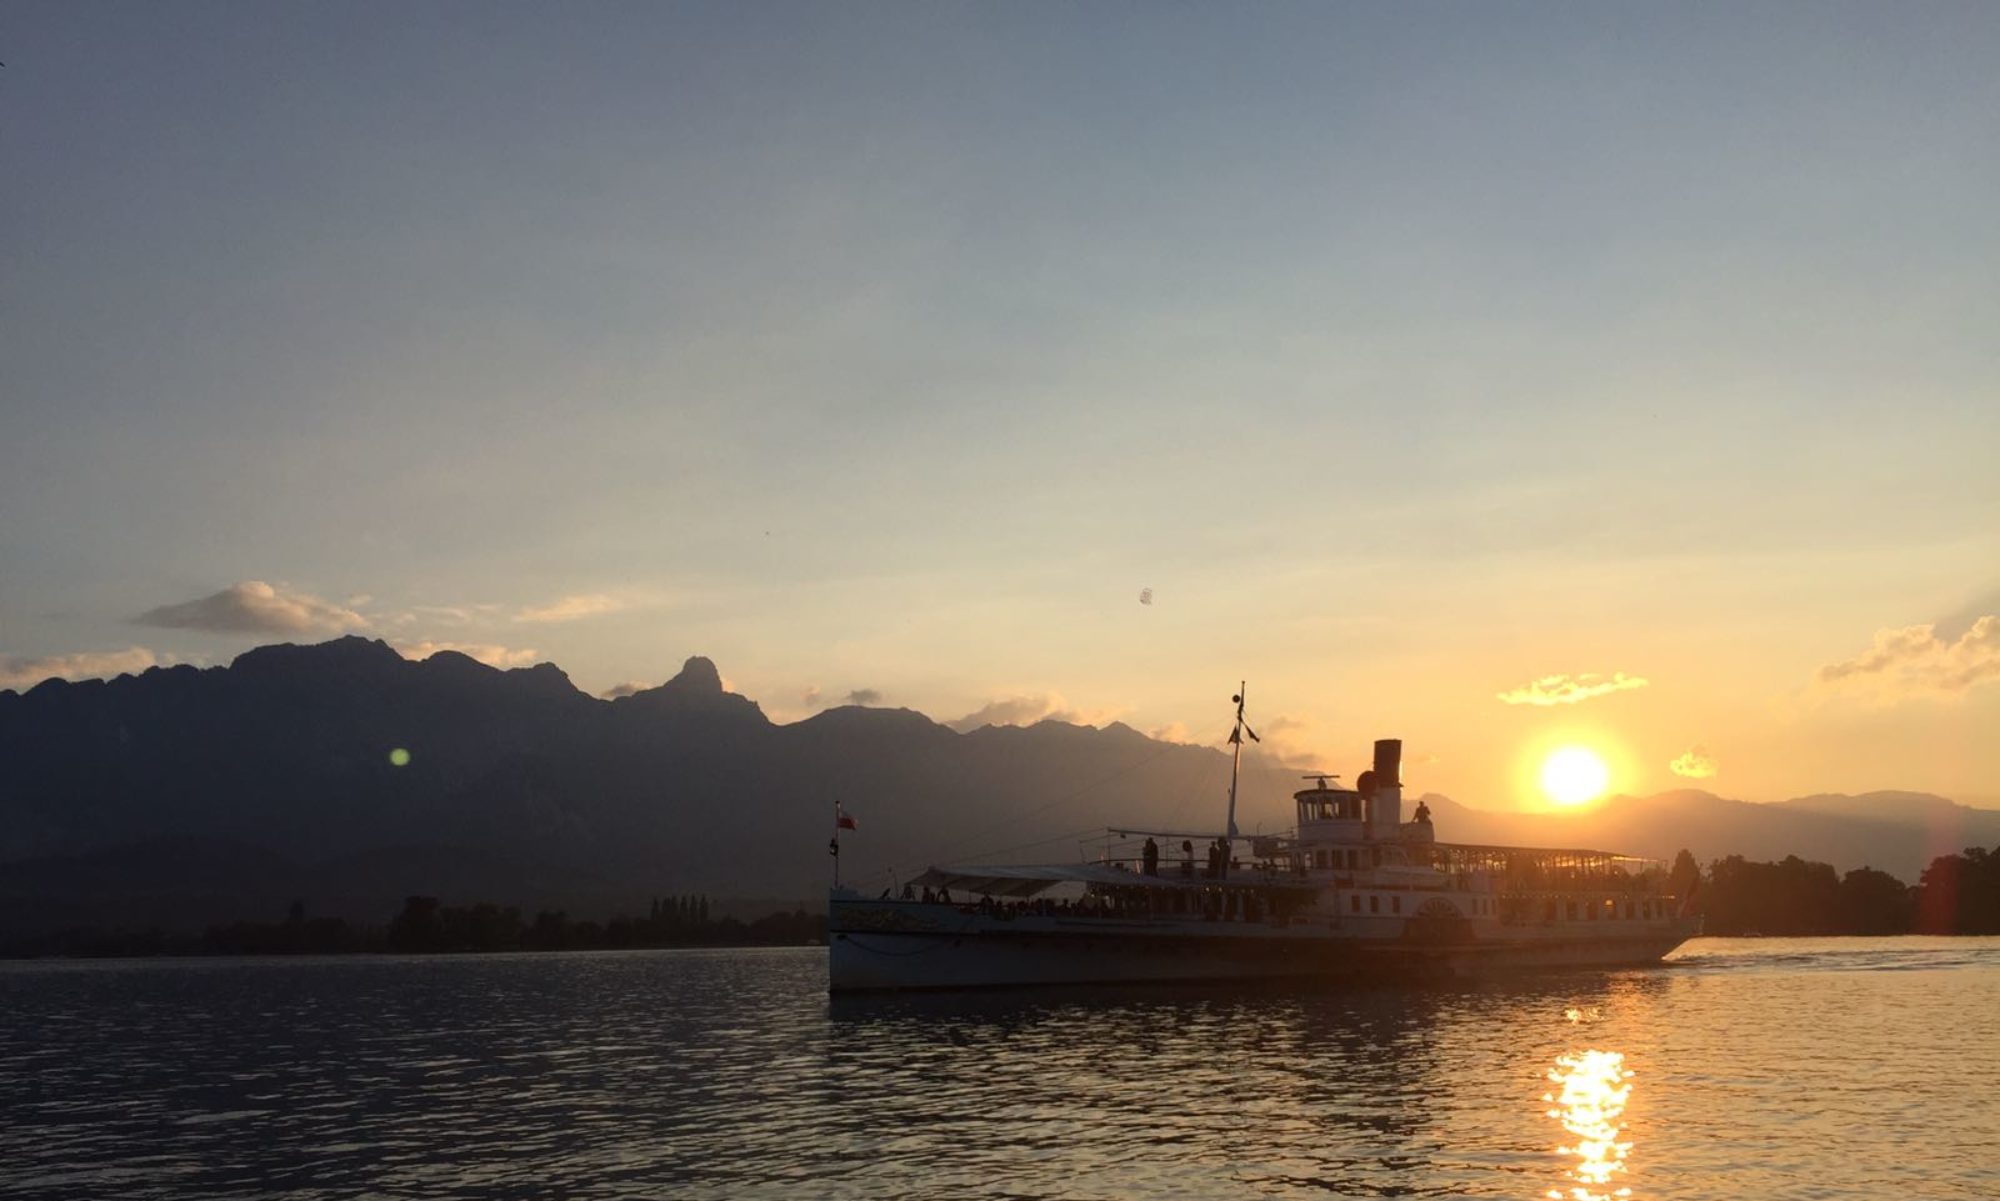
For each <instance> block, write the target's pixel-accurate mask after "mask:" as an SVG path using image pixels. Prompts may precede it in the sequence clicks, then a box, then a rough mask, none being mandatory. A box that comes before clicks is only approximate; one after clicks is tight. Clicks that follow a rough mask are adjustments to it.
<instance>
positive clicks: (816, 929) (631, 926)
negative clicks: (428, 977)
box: [0, 894, 826, 959]
mask: <svg viewBox="0 0 2000 1201" xmlns="http://www.w3.org/2000/svg"><path fill="white" fill-rule="evenodd" d="M825 941H826V915H825V914H823V913H810V912H807V911H806V910H805V909H804V908H803V907H801V908H796V909H793V910H790V911H780V912H776V913H770V914H766V915H765V916H763V917H760V918H756V919H754V920H752V921H747V922H746V921H743V920H742V919H740V918H736V917H715V918H711V917H710V916H709V899H708V898H707V897H706V896H702V895H698V894H686V895H680V896H671V897H657V898H654V900H653V902H652V904H651V906H650V908H649V910H648V912H647V914H646V916H644V917H629V916H626V915H623V914H620V915H618V916H616V917H613V918H611V919H609V920H608V921H602V922H599V921H591V920H582V921H579V920H574V919H572V918H571V917H570V916H569V914H567V913H566V912H562V911H559V910H543V911H540V912H538V913H536V914H535V915H534V917H533V918H523V917H522V916H521V911H520V909H518V908H516V907H513V906H506V907H502V906H500V905H496V904H492V903H490V902H484V901H482V902H479V903H477V904H473V905H466V906H450V905H445V904H443V903H442V902H441V901H440V900H439V899H438V898H437V897H429V896H412V897H409V898H407V899H405V900H404V902H403V907H402V910H401V911H400V912H398V913H397V914H396V915H395V916H394V918H392V919H391V920H390V922H389V923H388V924H387V925H384V926H371V925H356V924H353V923H350V922H348V921H346V920H344V919H342V918H337V917H309V916H307V913H306V905H305V902H304V901H294V902H292V905H291V909H290V911H289V912H288V913H287V914H286V915H285V918H284V920H283V921H278V922H248V921H246V922H233V923H229V924H226V925H214V926H210V927H208V928H207V929H206V930H204V931H202V932H200V933H198V934H197V933H192V932H182V931H170V930H165V929H161V928H158V927H146V928H137V929H134V928H122V929H102V928H70V929H62V930H55V931H50V932H48V933H46V934H41V935H34V936H26V937H15V938H13V939H10V940H8V941H7V942H5V943H0V956H4V957H8V958H16V959H19V958H43V957H53V956H61V957H75V958H108V957H131V956H150V955H344V954H408V955H429V954H439V953H448V952H487V953H491V952H503V951H604V950H627V949H642V948H656V947H767V946H806V945H812V944H815V943H823V942H825Z"/></svg>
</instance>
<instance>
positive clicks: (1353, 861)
mask: <svg viewBox="0 0 2000 1201" xmlns="http://www.w3.org/2000/svg"><path fill="white" fill-rule="evenodd" d="M1312 855H1313V866H1314V867H1316V868H1319V869H1321V870H1322V871H1325V870H1331V869H1334V868H1343V867H1345V868H1354V867H1360V866H1361V865H1362V864H1361V852H1360V851H1356V850H1342V851H1314V852H1313V853H1312Z"/></svg>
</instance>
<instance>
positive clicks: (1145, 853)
mask: <svg viewBox="0 0 2000 1201" xmlns="http://www.w3.org/2000/svg"><path fill="white" fill-rule="evenodd" d="M1140 857H1141V858H1142V860H1143V861H1144V863H1145V865H1146V874H1147V875H1149V876H1157V875H1159V874H1160V844H1159V843H1157V842H1154V841H1153V840H1152V839H1151V838H1150V837H1149V838H1147V839H1146V845H1145V847H1144V848H1143V849H1142V850H1141V851H1140Z"/></svg>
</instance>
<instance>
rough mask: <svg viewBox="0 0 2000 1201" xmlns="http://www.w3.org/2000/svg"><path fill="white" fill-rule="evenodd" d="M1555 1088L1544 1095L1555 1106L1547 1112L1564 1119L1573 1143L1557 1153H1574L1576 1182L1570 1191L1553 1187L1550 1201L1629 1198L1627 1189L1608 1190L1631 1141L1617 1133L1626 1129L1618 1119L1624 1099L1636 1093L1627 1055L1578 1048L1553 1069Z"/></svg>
mask: <svg viewBox="0 0 2000 1201" xmlns="http://www.w3.org/2000/svg"><path fill="white" fill-rule="evenodd" d="M1549 1079H1550V1080H1551V1081H1552V1082H1554V1083H1555V1085H1556V1086H1557V1088H1556V1091H1553V1092H1548V1093H1544V1094H1542V1100H1544V1101H1547V1102H1549V1103H1550V1104H1551V1105H1553V1106H1554V1108H1552V1109H1550V1110H1549V1111H1548V1115H1549V1116H1550V1117H1552V1118H1554V1119H1556V1120H1557V1121H1559V1122H1561V1123H1562V1127H1563V1129H1564V1130H1566V1131H1568V1132H1569V1134H1570V1135H1572V1136H1573V1137H1574V1138H1575V1140H1576V1141H1575V1142H1574V1143H1572V1144H1568V1145H1565V1146H1560V1147H1557V1148H1556V1153H1557V1154H1559V1155H1569V1156H1575V1157H1576V1162H1575V1163H1574V1164H1571V1165H1570V1168H1569V1171H1568V1172H1567V1173H1566V1174H1567V1175H1568V1176H1569V1177H1570V1179H1571V1180H1573V1181H1575V1183H1573V1184H1571V1185H1569V1186H1568V1187H1567V1188H1566V1189H1550V1190H1549V1194H1548V1195H1549V1197H1550V1198H1551V1201H1564V1199H1565V1198H1567V1201H1610V1199H1611V1198H1613V1197H1629V1196H1631V1195H1632V1190H1631V1189H1630V1188H1628V1187H1621V1188H1616V1189H1613V1188H1610V1187H1609V1186H1610V1184H1611V1183H1612V1178H1613V1177H1614V1176H1618V1175H1621V1174H1623V1172H1624V1171H1625V1155H1626V1152H1628V1151H1630V1150H1631V1149H1632V1144H1631V1143H1630V1142H1620V1141H1619V1138H1618V1136H1619V1135H1620V1134H1622V1133H1624V1130H1625V1127H1624V1124H1623V1123H1622V1122H1620V1121H1619V1119H1620V1118H1621V1117H1622V1116H1624V1113H1625V1101H1626V1099H1627V1098H1628V1097H1630V1096H1631V1095H1632V1085H1631V1083H1630V1081H1631V1079H1632V1073H1631V1071H1630V1070H1628V1069H1627V1068H1626V1067H1625V1056H1624V1055H1622V1054H1620V1053H1619V1052H1617V1051H1574V1052H1566V1053H1564V1054H1562V1055H1558V1056H1557V1057H1556V1066H1555V1068H1554V1069H1553V1070H1551V1071H1550V1072H1549Z"/></svg>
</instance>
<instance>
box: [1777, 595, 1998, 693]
mask: <svg viewBox="0 0 2000 1201" xmlns="http://www.w3.org/2000/svg"><path fill="white" fill-rule="evenodd" d="M1994 680H2000V614H1993V613H1988V614H1985V615H1984V616H1981V617H1979V618H1977V619H1976V620H1974V621H1973V622H1972V623H1971V624H1970V625H1969V626H1967V627H1966V628H1965V632H1964V633H1963V634H1960V635H1959V636H1958V637H1957V638H1956V639H1954V640H1947V639H1946V638H1944V637H1941V636H1939V633H1938V627H1937V625H1936V624H1935V623H1928V624H1925V625H1915V626H1904V627H1903V628H1901V629H1893V630H1877V631H1876V632H1875V641H1874V645H1872V646H1870V647H1869V648H1868V649H1867V650H1866V651H1864V652H1863V653H1861V654H1859V655H1856V656H1855V657H1854V658H1852V659H1843V660H1841V661H1840V662H1838V663H1829V664H1826V665H1825V666H1823V667H1821V668H1820V669H1819V670H1818V671H1817V672H1815V673H1813V682H1814V684H1815V685H1816V686H1818V687H1819V688H1820V689H1822V690H1825V691H1838V692H1847V693H1853V694H1858V695H1862V696H1867V697H1872V698H1873V699H1876V700H1880V701H1884V702H1889V703H1893V702H1895V701H1900V700H1906V699H1909V698H1912V697H1919V696H1933V697H1937V696H1944V697H1950V696H1958V695H1960V694H1962V693H1964V692H1966V691H1967V690H1969V689H1972V688H1976V687H1978V686H1979V685H1981V684H1986V683H1991V682H1992V681H1994Z"/></svg>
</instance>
